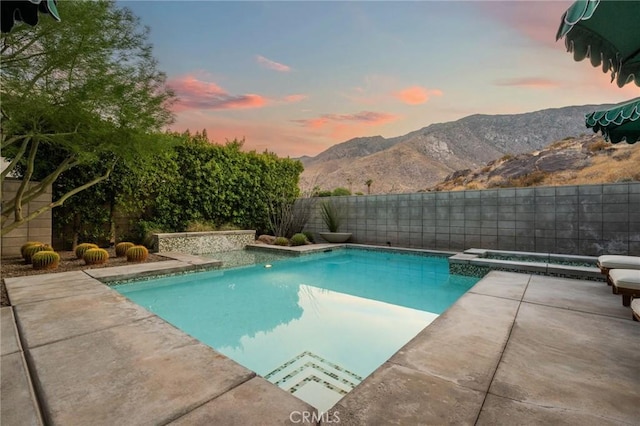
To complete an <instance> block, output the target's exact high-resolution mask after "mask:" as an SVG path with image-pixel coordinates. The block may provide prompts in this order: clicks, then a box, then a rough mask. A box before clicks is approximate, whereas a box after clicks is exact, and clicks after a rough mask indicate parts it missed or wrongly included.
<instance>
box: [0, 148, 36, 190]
mask: <svg viewBox="0 0 640 426" xmlns="http://www.w3.org/2000/svg"><path fill="white" fill-rule="evenodd" d="M30 139H31V138H30V137H26V138H24V141H23V142H22V146H20V149H19V150H18V152H17V153H16V155H15V157H13V160H11V163H9V165H8V166H7V168H6V169H4V170H3V171H2V173H0V185H2V182H4V178H6V177H7V175H8V174H9V173H11V172H12V171H13V169H15V167H16V165H17V164H18V161H20V159H21V158H22V156H23V155H24V153H25V151H26V150H27V145H28V144H29V140H30Z"/></svg>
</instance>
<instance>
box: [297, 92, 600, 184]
mask: <svg viewBox="0 0 640 426" xmlns="http://www.w3.org/2000/svg"><path fill="white" fill-rule="evenodd" d="M606 107H607V106H606V105H586V106H571V107H564V108H554V109H546V110H542V111H536V112H530V113H525V114H511V115H472V116H469V117H465V118H462V119H460V120H457V121H453V122H449V123H439V124H432V125H430V126H428V127H425V128H423V129H420V130H417V131H414V132H411V133H408V134H406V135H404V136H399V137H395V138H390V139H386V138H383V137H382V136H374V137H367V138H356V139H351V140H349V141H346V142H343V143H340V144H338V145H334V146H332V147H331V148H329V149H327V150H326V151H324V152H322V153H320V154H318V155H317V156H315V157H303V158H301V159H300V160H301V161H302V163H303V164H304V166H305V171H304V172H303V174H302V179H301V187H302V189H303V190H304V191H308V190H311V189H312V188H313V187H320V188H322V189H334V188H337V187H346V188H349V189H351V191H352V192H354V193H355V192H363V193H367V187H366V185H365V182H366V181H367V180H369V179H371V180H372V181H373V184H372V185H371V193H389V192H412V191H418V190H423V189H425V188H430V187H432V186H434V185H436V184H437V183H438V182H441V181H442V180H443V179H444V178H445V177H446V176H447V175H450V174H451V173H453V172H455V171H458V170H464V169H475V168H478V167H480V166H481V165H483V164H486V163H487V162H489V161H491V160H494V159H496V158H500V157H502V156H504V155H506V154H509V155H517V154H521V153H526V152H531V151H534V150H538V149H541V148H543V147H544V146H546V145H548V144H549V143H551V142H554V141H557V140H561V139H563V138H566V137H577V136H579V135H582V134H587V133H589V134H590V133H591V131H590V130H589V129H587V128H585V126H584V115H585V114H586V113H588V112H592V111H594V110H596V109H602V108H606Z"/></svg>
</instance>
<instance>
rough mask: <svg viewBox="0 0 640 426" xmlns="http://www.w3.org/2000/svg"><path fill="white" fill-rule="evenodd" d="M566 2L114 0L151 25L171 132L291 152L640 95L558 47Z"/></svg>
mask: <svg viewBox="0 0 640 426" xmlns="http://www.w3.org/2000/svg"><path fill="white" fill-rule="evenodd" d="M571 3H572V2H571V1H537V2H532V1H510V2H498V1H473V2H460V1H417V2H416V1H414V2H401V1H384V2H383V1H378V2H360V1H355V2H329V1H320V2H310V1H296V2H281V1H264V2H245V1H221V2H218V1H120V2H119V4H121V5H123V6H126V7H129V8H130V9H131V10H133V12H134V13H135V14H136V15H137V16H139V17H140V19H141V21H142V23H143V24H144V25H147V26H149V27H150V29H151V35H150V40H151V42H152V43H153V45H154V55H155V57H156V58H157V59H158V61H159V68H160V69H161V70H163V71H164V72H166V73H167V76H168V84H169V85H170V86H171V87H172V88H173V89H174V91H175V92H176V94H177V95H178V98H179V101H178V102H177V103H176V104H175V106H174V112H175V115H176V121H175V123H174V124H173V125H172V126H171V129H172V130H177V131H182V130H185V129H187V128H188V129H190V130H192V131H196V130H202V129H203V128H206V129H207V133H208V135H209V137H210V138H211V139H212V140H214V141H215V142H220V143H224V142H225V141H226V140H232V139H234V138H238V139H242V138H244V139H245V140H246V141H245V147H246V148H247V149H255V150H257V151H264V150H265V149H268V150H269V151H273V152H275V153H277V154H279V155H281V156H291V157H298V156H301V155H316V154H318V153H320V152H321V151H323V150H325V149H327V148H328V147H330V146H331V145H334V144H336V143H340V142H344V141H346V140H348V139H350V138H353V137H358V136H374V135H382V136H384V137H394V136H400V135H403V134H405V133H408V132H410V131H413V130H417V129H420V128H422V127H425V126H428V125H429V124H432V123H441V122H447V121H453V120H457V119H459V118H462V117H466V116H468V115H471V114H477V113H479V114H513V113H523V112H529V111H536V110H540V109H545V108H555V107H562V106H568V105H585V104H601V103H615V102H621V101H624V100H626V99H629V98H631V97H634V96H638V95H640V89H639V88H638V87H637V86H634V85H627V86H625V88H623V89H620V88H618V87H617V86H616V85H615V84H613V83H610V82H609V81H610V76H609V75H606V74H604V73H603V72H602V71H601V70H600V69H599V68H594V67H592V66H591V65H590V64H589V62H588V61H582V62H575V61H574V60H573V57H572V55H571V54H569V53H567V52H566V49H565V46H564V40H561V41H559V42H556V41H555V34H556V30H557V28H558V26H559V24H560V18H561V16H562V13H563V12H564V11H565V10H566V9H567V8H568V7H569V6H570V5H571ZM586 131H587V129H586V128H585V132H586Z"/></svg>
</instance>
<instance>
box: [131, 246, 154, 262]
mask: <svg viewBox="0 0 640 426" xmlns="http://www.w3.org/2000/svg"><path fill="white" fill-rule="evenodd" d="M148 256H149V250H147V248H146V247H145V246H133V247H131V248H130V249H129V250H127V262H144V261H145V260H147V257H148Z"/></svg>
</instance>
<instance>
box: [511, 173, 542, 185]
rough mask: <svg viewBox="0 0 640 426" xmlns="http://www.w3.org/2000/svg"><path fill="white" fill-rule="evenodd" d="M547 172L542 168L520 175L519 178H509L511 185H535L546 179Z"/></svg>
mask: <svg viewBox="0 0 640 426" xmlns="http://www.w3.org/2000/svg"><path fill="white" fill-rule="evenodd" d="M546 176H547V174H546V173H545V172H543V171H541V170H536V171H534V172H531V173H528V174H526V175H523V176H520V177H518V178H512V179H509V183H510V185H509V186H510V187H516V188H518V187H525V186H535V185H538V184H540V183H542V181H544V179H545V177H546Z"/></svg>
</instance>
